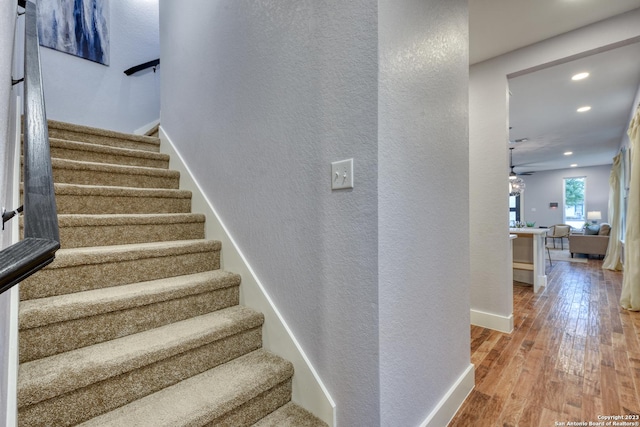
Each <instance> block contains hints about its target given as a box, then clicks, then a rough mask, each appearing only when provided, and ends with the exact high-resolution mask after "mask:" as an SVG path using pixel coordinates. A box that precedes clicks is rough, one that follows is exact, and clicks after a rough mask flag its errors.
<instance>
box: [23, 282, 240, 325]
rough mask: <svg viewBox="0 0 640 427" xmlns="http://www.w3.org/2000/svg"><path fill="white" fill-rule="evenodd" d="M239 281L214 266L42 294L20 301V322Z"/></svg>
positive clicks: (44, 321)
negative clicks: (41, 295) (100, 286)
mask: <svg viewBox="0 0 640 427" xmlns="http://www.w3.org/2000/svg"><path fill="white" fill-rule="evenodd" d="M239 285H240V276H239V275H238V274H235V273H231V272H228V271H224V270H211V271H205V272H202V273H195V274H186V275H183V276H178V277H169V278H164V279H157V280H150V281H147V282H139V283H131V284H127V285H121V286H112V287H109V288H103V289H93V290H90V291H84V292H74V293H73V294H67V295H57V296H53V297H47V298H38V299H33V300H29V301H23V303H22V304H21V305H20V315H19V318H20V320H19V325H20V329H21V330H24V329H30V328H36V327H38V326H43V325H48V324H51V323H56V322H64V321H68V320H73V319H80V318H84V317H90V316H95V315H97V314H102V313H107V312H112V311H118V310H125V309H130V308H132V307H139V306H143V305H148V304H153V303H156V302H160V301H165V300H167V299H175V298H182V297H185V296H189V295H196V294H199V293H203V292H206V291H210V290H213V289H221V288H228V287H231V286H239Z"/></svg>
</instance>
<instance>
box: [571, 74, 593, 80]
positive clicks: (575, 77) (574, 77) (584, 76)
mask: <svg viewBox="0 0 640 427" xmlns="http://www.w3.org/2000/svg"><path fill="white" fill-rule="evenodd" d="M587 77H589V73H587V72H584V73H578V74H576V75H574V76H573V77H571V80H582V79H586V78H587Z"/></svg>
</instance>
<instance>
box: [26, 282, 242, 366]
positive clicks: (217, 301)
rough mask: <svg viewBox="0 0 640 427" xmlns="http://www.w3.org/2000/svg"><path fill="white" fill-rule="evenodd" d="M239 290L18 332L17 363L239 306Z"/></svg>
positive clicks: (217, 290)
mask: <svg viewBox="0 0 640 427" xmlns="http://www.w3.org/2000/svg"><path fill="white" fill-rule="evenodd" d="M239 295H240V292H239V288H238V287H237V286H235V287H231V288H223V289H216V290H215V291H212V292H206V293H201V294H197V295H190V296H187V297H184V298H178V299H173V300H168V301H162V302H159V303H155V304H148V305H144V306H140V307H135V308H131V309H128V310H119V311H115V312H110V313H103V314H100V315H96V316H91V317H85V318H81V319H74V320H70V321H66V322H59V323H54V324H51V325H46V326H42V327H39V328H33V329H27V330H20V363H24V362H28V361H30V360H35V359H39V358H42V357H47V356H51V355H54V354H58V353H62V352H64V351H69V350H73V349H76V348H80V347H85V346H88V345H92V344H97V343H100V342H103V341H107V340H110V339H115V338H119V337H123V336H126V335H131V334H135V333H138V332H141V331H146V330H149V329H152V328H156V327H159V326H163V325H167V324H169V323H172V322H178V321H180V320H184V319H187V318H190V317H194V316H200V315H202V314H206V313H211V312H213V311H215V310H220V309H222V308H226V307H231V306H233V305H237V304H238V303H239Z"/></svg>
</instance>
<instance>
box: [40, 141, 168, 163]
mask: <svg viewBox="0 0 640 427" xmlns="http://www.w3.org/2000/svg"><path fill="white" fill-rule="evenodd" d="M49 144H50V146H51V147H55V148H63V149H68V150H71V151H85V152H93V153H99V154H113V155H121V156H124V157H135V158H140V159H147V160H156V161H169V160H170V157H171V156H169V155H168V154H166V153H159V152H156V151H148V150H137V149H135V148H124V147H114V146H112V145H101V144H95V143H89V142H82V141H73V140H70V139H64V138H53V137H52V138H49Z"/></svg>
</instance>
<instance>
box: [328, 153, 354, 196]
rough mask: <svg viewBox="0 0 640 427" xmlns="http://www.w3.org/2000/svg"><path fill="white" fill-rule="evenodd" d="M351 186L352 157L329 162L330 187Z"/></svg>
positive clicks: (334, 188) (335, 188)
mask: <svg viewBox="0 0 640 427" xmlns="http://www.w3.org/2000/svg"><path fill="white" fill-rule="evenodd" d="M346 188H353V159H346V160H340V161H337V162H333V163H331V189H332V190H343V189H346Z"/></svg>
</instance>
